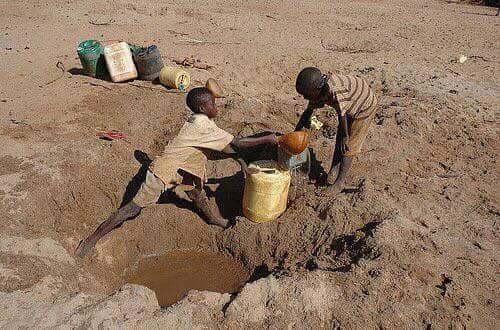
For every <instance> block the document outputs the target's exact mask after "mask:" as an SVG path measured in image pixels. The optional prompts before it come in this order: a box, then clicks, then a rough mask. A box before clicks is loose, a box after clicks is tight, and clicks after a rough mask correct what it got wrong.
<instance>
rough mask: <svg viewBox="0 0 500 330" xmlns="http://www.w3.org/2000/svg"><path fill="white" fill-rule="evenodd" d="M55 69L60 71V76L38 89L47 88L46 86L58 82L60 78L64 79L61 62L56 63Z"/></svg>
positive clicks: (64, 70)
mask: <svg viewBox="0 0 500 330" xmlns="http://www.w3.org/2000/svg"><path fill="white" fill-rule="evenodd" d="M56 68H58V69H60V70H61V75H60V76H59V77H57V78H56V79H53V80H51V81H49V82H48V83H45V84H43V85H40V87H43V86H47V85H50V84H52V83H54V82H56V81H58V80H59V79H61V78H62V77H64V72H66V69H65V68H64V64H63V62H61V61H57V63H56Z"/></svg>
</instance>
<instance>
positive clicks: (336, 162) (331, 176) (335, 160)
mask: <svg viewBox="0 0 500 330" xmlns="http://www.w3.org/2000/svg"><path fill="white" fill-rule="evenodd" d="M341 141H342V139H341V137H340V135H339V133H337V138H336V141H335V149H334V151H333V157H332V166H331V167H330V171H328V178H327V183H328V184H329V185H332V184H334V183H335V181H337V176H338V175H339V168H340V163H341V162H342V151H341V145H340V144H341V143H342V142H341Z"/></svg>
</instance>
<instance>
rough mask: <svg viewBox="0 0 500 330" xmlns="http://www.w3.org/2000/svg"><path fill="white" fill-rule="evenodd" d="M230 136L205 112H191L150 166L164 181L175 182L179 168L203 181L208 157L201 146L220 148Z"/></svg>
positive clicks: (226, 143) (210, 148)
mask: <svg viewBox="0 0 500 330" xmlns="http://www.w3.org/2000/svg"><path fill="white" fill-rule="evenodd" d="M233 138H234V137H233V136H232V135H231V134H229V133H228V132H226V131H224V130H222V129H220V128H219V127H217V125H216V124H215V123H214V122H213V120H211V119H209V118H208V117H207V116H206V115H204V114H194V115H192V116H191V117H190V118H189V119H188V121H186V123H185V124H184V126H182V128H181V130H180V131H179V133H178V134H177V136H176V137H175V138H174V139H173V140H171V141H170V142H169V143H168V145H167V146H166V147H165V150H164V151H163V154H162V155H161V156H160V157H158V158H156V159H155V160H154V161H153V163H152V164H151V166H150V170H151V172H153V173H154V174H155V175H156V176H157V177H159V178H160V179H161V180H162V181H163V182H164V183H165V184H166V185H170V184H172V183H175V182H177V180H178V177H179V175H178V172H177V171H178V170H179V169H181V170H184V171H186V172H188V173H190V174H192V175H194V176H197V177H199V178H200V179H201V180H202V181H204V180H205V177H206V164H207V161H208V159H207V156H206V155H205V153H204V151H203V149H209V150H215V151H222V149H224V148H225V147H226V146H227V145H229V144H230V143H231V141H232V140H233Z"/></svg>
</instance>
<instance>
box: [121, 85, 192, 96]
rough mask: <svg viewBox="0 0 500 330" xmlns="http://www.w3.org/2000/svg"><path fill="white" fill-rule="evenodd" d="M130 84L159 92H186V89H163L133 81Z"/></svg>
mask: <svg viewBox="0 0 500 330" xmlns="http://www.w3.org/2000/svg"><path fill="white" fill-rule="evenodd" d="M128 84H129V85H130V86H134V87H137V88H146V89H149V90H151V91H158V92H162V93H171V94H185V93H186V92H185V91H180V90H176V89H175V90H168V89H163V88H155V87H151V86H144V85H138V84H135V83H133V82H129V83H128Z"/></svg>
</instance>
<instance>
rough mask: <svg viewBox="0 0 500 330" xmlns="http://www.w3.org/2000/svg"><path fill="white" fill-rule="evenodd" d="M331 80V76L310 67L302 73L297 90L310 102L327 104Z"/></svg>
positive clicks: (296, 86)
mask: <svg viewBox="0 0 500 330" xmlns="http://www.w3.org/2000/svg"><path fill="white" fill-rule="evenodd" d="M329 78H330V76H329V75H326V74H322V73H321V71H320V70H319V69H318V68H314V67H308V68H305V69H302V71H300V73H299V75H298V76H297V81H296V82H295V88H296V89H297V92H298V93H299V94H301V95H302V96H304V98H305V99H307V100H309V101H314V102H326V98H327V97H328V94H329V92H330V88H329V86H328V84H327V82H328V79H329Z"/></svg>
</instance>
